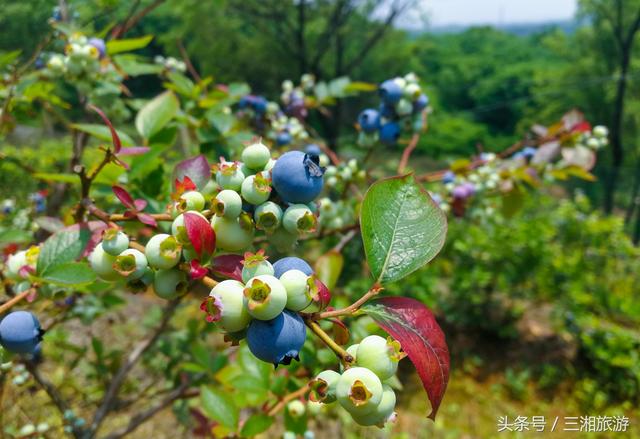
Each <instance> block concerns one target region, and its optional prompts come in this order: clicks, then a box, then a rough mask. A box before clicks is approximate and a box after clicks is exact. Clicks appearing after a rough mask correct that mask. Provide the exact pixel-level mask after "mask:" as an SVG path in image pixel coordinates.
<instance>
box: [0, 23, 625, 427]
mask: <svg viewBox="0 0 640 439" xmlns="http://www.w3.org/2000/svg"><path fill="white" fill-rule="evenodd" d="M51 22H52V32H51V36H50V37H48V39H47V40H46V41H45V42H44V44H42V45H41V46H39V48H38V49H37V51H36V53H35V54H34V55H33V56H32V57H31V58H29V59H27V60H26V61H23V62H19V57H18V54H15V53H14V54H11V53H10V54H7V55H4V56H3V57H2V58H0V69H2V72H3V75H4V79H3V82H2V85H1V87H2V88H0V96H1V97H2V102H3V106H2V110H1V111H2V113H0V124H1V125H0V127H1V130H2V132H3V133H4V134H9V133H11V132H12V131H14V130H15V129H16V127H19V126H21V125H28V124H29V123H34V121H37V122H36V123H40V121H44V122H43V123H47V124H50V125H53V126H55V127H56V129H57V130H61V131H64V132H65V134H64V141H63V142H60V143H66V144H67V145H69V144H70V145H71V147H69V146H65V147H64V148H62V147H57V146H55V147H54V146H52V147H51V148H50V147H49V146H48V144H47V143H46V142H42V143H41V144H40V145H39V147H38V148H39V149H36V151H37V152H36V153H34V154H33V155H32V156H28V155H22V154H19V153H18V151H17V150H16V149H15V148H12V147H7V148H4V147H3V151H2V152H0V157H1V158H2V160H3V162H2V170H3V171H2V175H1V176H0V179H1V180H2V184H3V186H6V187H14V186H15V187H16V194H17V195H15V196H7V198H6V199H5V200H4V201H3V204H2V215H3V216H2V228H1V229H0V247H1V248H2V250H3V264H2V285H3V288H4V293H5V296H6V299H5V301H4V303H3V304H2V305H0V310H1V312H2V313H3V316H2V320H1V321H0V344H1V345H2V348H3V350H2V366H1V371H0V380H1V382H2V385H3V386H4V385H5V382H6V380H7V379H8V378H11V379H12V384H13V385H15V386H22V385H24V384H25V382H29V381H31V380H33V383H35V385H36V386H38V388H40V389H42V390H43V391H44V393H45V394H46V395H47V396H48V398H49V399H50V400H51V402H52V403H53V406H54V407H55V408H56V410H57V412H58V413H57V415H53V416H52V417H51V418H50V419H53V421H48V420H45V419H42V420H33V421H32V422H29V423H26V424H22V425H21V423H20V422H21V421H19V420H18V419H16V420H15V421H13V420H12V421H11V426H10V428H9V429H8V430H7V431H8V432H9V433H10V434H12V435H14V436H22V437H26V436H30V435H40V434H42V435H44V434H51V435H53V436H54V437H58V436H61V435H62V434H63V433H66V434H68V435H72V436H73V437H77V438H93V437H108V438H119V437H124V436H126V435H128V434H130V433H132V432H134V431H135V430H137V429H138V428H140V427H141V426H142V425H143V424H144V423H145V422H146V421H148V420H149V419H151V418H153V417H154V416H155V415H157V414H158V413H160V412H162V411H163V410H165V409H167V408H171V409H172V410H173V412H174V414H175V416H176V419H177V421H178V422H180V423H182V424H184V425H185V426H187V427H188V428H190V429H191V430H192V431H193V433H194V434H197V435H210V436H215V437H218V436H220V437H228V436H230V437H252V436H255V435H258V434H261V433H263V432H266V431H279V432H280V431H286V432H287V434H288V435H296V434H297V435H304V437H312V436H313V431H312V429H311V426H312V425H314V424H313V420H314V419H316V418H317V419H322V417H323V416H329V415H328V413H329V412H330V413H333V414H334V415H335V414H336V413H338V414H337V416H342V417H343V419H345V420H346V422H351V423H356V424H358V425H360V426H377V427H380V428H384V426H385V424H387V423H389V422H392V421H393V420H394V418H395V406H396V398H397V395H396V392H399V391H400V390H401V388H402V385H401V383H400V381H399V379H398V377H397V371H398V366H399V363H400V361H401V360H402V359H403V358H405V357H406V358H407V360H405V362H411V363H412V364H413V365H414V366H415V368H416V371H417V373H418V375H419V377H420V379H421V381H422V384H423V387H424V391H425V393H426V400H428V409H427V410H426V413H427V414H428V416H429V417H430V418H432V419H435V417H436V413H437V412H438V409H439V407H440V404H441V402H442V399H443V397H444V394H445V390H446V387H447V383H448V380H449V349H448V346H447V344H446V342H445V336H444V333H443V331H442V329H441V328H440V326H439V325H438V323H437V321H436V318H435V316H434V314H433V313H432V311H431V310H430V309H429V308H427V306H426V305H425V304H424V303H423V301H424V300H425V299H426V300H428V301H430V302H432V299H433V297H430V298H429V297H423V296H421V295H420V294H415V293H413V292H412V293H410V294H409V293H407V292H405V294H403V290H404V289H405V288H407V287H409V286H411V285H412V284H411V283H405V282H407V281H406V280H405V278H407V277H408V276H410V277H409V278H408V279H410V280H412V279H415V276H417V275H418V274H420V273H425V272H424V271H422V270H421V268H422V267H423V266H424V265H425V264H427V263H428V262H430V261H432V260H433V259H434V258H436V256H437V255H438V253H439V252H440V251H441V249H442V248H443V246H444V245H445V238H446V235H447V221H448V218H449V221H452V220H453V221H454V222H456V224H457V222H459V221H468V222H469V223H472V222H476V223H480V224H494V223H495V221H498V219H496V218H500V219H499V220H500V221H504V223H508V221H509V218H510V217H511V215H513V213H514V212H515V211H517V210H518V209H521V208H522V206H523V204H524V203H525V196H526V194H527V193H529V192H532V191H535V190H536V189H537V188H539V187H540V186H542V185H543V184H546V183H549V182H554V181H559V180H566V179H568V178H570V177H576V178H580V179H584V180H592V179H593V176H592V174H591V173H590V172H589V171H590V170H591V169H592V168H593V166H594V164H595V161H596V155H597V154H596V152H597V151H598V150H599V149H601V148H602V147H604V146H606V145H607V130H606V128H605V127H602V126H596V127H593V128H592V126H591V125H590V124H589V123H588V122H587V121H585V120H584V118H583V116H582V115H581V114H580V113H578V112H576V111H572V112H569V113H567V114H566V115H565V116H564V117H563V118H562V120H561V121H559V122H558V123H556V124H553V125H551V126H548V127H542V126H539V125H538V126H535V127H533V128H532V130H531V132H530V133H529V134H528V135H527V137H526V138H525V139H524V140H523V141H521V142H518V143H517V144H515V145H513V146H512V147H511V148H509V149H507V150H505V151H503V152H502V153H499V154H493V153H480V154H478V155H477V156H474V157H471V158H468V159H463V160H458V161H456V162H454V163H452V164H451V166H450V167H449V168H447V169H443V170H440V171H436V172H431V173H428V174H421V173H419V172H415V171H413V170H412V165H411V160H410V159H411V155H412V152H413V151H414V149H415V148H416V146H417V143H418V140H419V138H420V136H422V135H428V134H427V130H428V127H429V125H428V119H429V114H430V113H431V112H432V111H435V110H434V109H432V108H431V107H430V106H429V98H428V97H427V95H426V94H425V93H424V91H423V87H422V82H421V80H420V78H418V77H417V76H416V75H415V74H412V73H410V74H407V75H405V76H402V77H395V78H390V79H388V80H386V81H384V82H382V83H381V84H380V85H379V86H377V85H372V84H370V83H368V82H359V81H352V80H350V79H349V78H346V77H340V78H336V79H334V80H332V81H328V82H323V81H316V79H315V78H314V77H313V75H309V74H305V75H303V76H302V78H301V79H300V81H299V84H298V85H295V84H294V83H293V82H292V81H285V82H284V83H283V84H282V95H281V96H280V99H279V102H275V101H269V100H268V99H267V98H266V97H264V96H261V95H259V94H257V93H255V92H253V91H252V90H250V89H249V87H248V86H247V85H245V84H241V83H230V84H220V83H215V82H214V80H213V78H211V77H205V78H201V77H200V76H199V75H198V74H197V72H195V71H193V66H192V65H191V64H190V62H189V60H188V58H187V59H185V60H177V59H175V58H163V57H159V58H156V59H153V60H149V59H145V58H144V57H143V56H141V55H138V54H136V53H135V52H136V51H137V50H139V49H143V48H144V47H146V46H147V45H148V44H149V43H150V42H151V40H152V37H151V36H149V37H138V38H131V39H125V38H111V39H109V40H108V41H105V40H104V38H101V37H100V36H92V35H84V34H82V33H80V32H78V30H77V29H75V28H74V26H73V22H69V21H66V20H60V19H59V17H57V16H56V15H55V14H54V17H53V18H52V20H51ZM138 77H143V78H149V77H153V78H155V79H156V80H158V81H159V82H160V83H162V84H163V88H164V90H163V91H162V92H161V93H160V94H158V95H156V96H153V97H150V98H146V97H137V96H132V95H131V93H130V91H129V90H128V88H127V86H126V82H125V80H127V79H131V78H138ZM376 91H377V96H378V98H374V99H371V101H372V102H373V101H374V100H376V99H379V101H380V102H379V104H378V105H376V106H375V107H373V108H366V109H363V110H362V112H361V113H360V115H359V116H358V118H357V121H354V122H355V126H356V130H357V136H356V137H357V141H356V142H355V144H354V145H353V147H354V148H353V150H354V151H356V153H354V154H353V155H352V156H344V157H343V156H342V155H341V154H338V152H336V151H334V150H332V149H331V148H330V146H329V144H328V142H326V141H324V140H323V138H322V137H321V136H320V135H319V134H318V132H317V130H316V129H315V128H314V123H313V122H312V119H313V116H314V114H316V113H320V112H326V111H329V110H328V109H329V108H331V105H333V104H334V103H335V102H336V101H337V100H340V99H344V98H346V97H349V96H353V95H356V94H362V95H366V94H367V93H373V92H376ZM383 147H384V148H386V149H383ZM389 151H391V152H394V151H395V152H396V153H397V154H395V157H394V158H390V157H385V160H384V161H383V162H382V163H380V161H379V160H376V155H380V154H381V153H383V152H384V153H385V154H389ZM376 162H378V163H377V164H376ZM45 171H46V172H45ZM26 177H28V178H26ZM16 183H17V184H16ZM8 192H11V191H8ZM23 192H24V193H25V194H28V196H22V194H23ZM18 194H19V195H18ZM496 212H500V216H499V217H498V216H497V215H495V213H496ZM567 227H568V226H567ZM455 231H456V233H457V234H473V233H474V230H473V229H467V228H460V227H455ZM505 239H508V238H505ZM460 242H461V241H458V240H456V241H454V243H453V244H449V246H451V245H453V246H454V253H453V255H452V256H451V257H449V258H448V259H447V261H446V262H450V263H453V264H454V265H458V266H460V267H467V265H474V264H473V263H471V262H469V260H468V259H475V258H476V256H477V255H476V253H477V252H478V251H479V247H474V248H461V247H460V246H462V244H460ZM360 243H361V246H360ZM356 244H357V245H356ZM456 245H457V246H458V247H455V246H456ZM487 245H488V244H487ZM347 247H348V249H347ZM356 247H357V248H356ZM447 251H450V250H447ZM348 252H355V255H353V254H352V255H349V254H348ZM492 254H494V255H500V253H499V252H493V253H492ZM345 255H346V257H348V258H349V259H346V257H345ZM519 256H520V257H523V258H524V256H523V255H519ZM525 256H526V255H525ZM496 257H497V256H496ZM504 257H505V258H507V259H508V258H510V257H511V256H510V255H505V256H504ZM345 260H346V261H347V262H348V263H346V262H345ZM522 263H523V264H526V263H527V261H526V260H523V262H522ZM443 264H444V262H443V263H442V264H440V263H439V262H438V261H437V260H436V262H435V264H434V266H435V268H430V270H434V269H438V268H441V266H442V265H443ZM445 269H446V267H445V268H443V270H445ZM464 269H465V270H466V268H464ZM490 269H491V264H489V263H487V264H484V265H483V264H477V265H475V267H474V268H473V270H470V271H467V272H466V274H465V276H466V277H462V276H461V275H460V276H455V277H454V278H453V283H454V285H453V286H452V288H451V291H452V294H454V295H455V294H460V295H461V297H462V291H464V288H469V285H473V286H477V285H478V283H477V281H476V280H471V281H470V280H469V278H468V277H469V276H472V275H474V273H476V272H477V273H478V277H480V278H482V279H485V278H487V276H489V275H488V274H486V273H485V272H484V271H482V270H490ZM582 269H583V268H580V267H576V270H582ZM419 270H421V271H419ZM454 270H455V269H454ZM349 271H351V272H357V273H358V280H357V282H351V283H350V284H349V288H346V289H343V288H342V286H341V285H340V280H341V278H344V273H346V272H349ZM412 273H413V274H412ZM501 275H507V274H504V273H502V274H501ZM401 281H402V282H401ZM499 281H500V280H499V279H495V277H494V278H493V279H492V282H494V283H495V282H499ZM540 281H541V282H542V281H543V280H542V279H541V280H540ZM356 286H357V288H356ZM567 288H568V287H567ZM387 290H388V291H390V292H392V293H393V294H392V295H385V291H387ZM567 294H568V295H570V294H571V289H570V288H568V290H567ZM449 304H454V305H455V306H452V307H451V309H446V310H445V313H444V315H446V316H448V317H447V318H449V319H456V320H457V321H460V322H462V323H465V324H466V323H467V320H470V321H475V322H478V320H480V322H479V323H488V322H483V321H482V316H483V313H482V312H481V311H482V310H480V312H479V311H478V309H476V308H474V303H467V302H466V301H465V299H464V298H463V297H462V298H461V300H460V301H459V302H458V301H452V302H449ZM438 308H439V309H442V307H441V306H438ZM134 309H136V311H135V312H134V311H131V310H134ZM476 313H478V315H477V314H476ZM465 319H467V320H465ZM115 322H118V324H115ZM371 323H375V325H377V328H378V329H376V328H375V327H372V325H371ZM580 324H584V325H586V324H588V322H581V323H580ZM381 334H382V335H381ZM580 336H581V337H583V338H585V346H588V347H589V351H588V355H591V356H593V357H595V358H596V359H597V358H598V357H599V356H600V354H599V352H600V350H601V349H606V348H605V347H603V344H602V343H601V341H599V338H598V336H597V333H596V334H594V333H593V332H588V333H581V335H580ZM620 339H621V341H620V343H625V341H624V334H621V337H620ZM51 346H55V349H52V348H51ZM50 352H51V354H50ZM47 363H54V364H55V368H56V369H55V370H57V371H58V372H57V374H58V376H47V373H46V371H45V367H44V365H46V364H47ZM596 364H597V363H596ZM46 370H50V369H46ZM620 386H621V391H622V388H623V387H624V382H621V383H620ZM124 412H126V413H131V415H130V416H127V417H126V419H124V418H123V417H122V416H120V414H121V413H124ZM280 413H284V421H283V423H281V424H278V423H275V420H276V419H280V418H279V417H278V416H279V415H280Z"/></svg>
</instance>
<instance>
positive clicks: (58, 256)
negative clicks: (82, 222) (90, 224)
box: [37, 228, 91, 275]
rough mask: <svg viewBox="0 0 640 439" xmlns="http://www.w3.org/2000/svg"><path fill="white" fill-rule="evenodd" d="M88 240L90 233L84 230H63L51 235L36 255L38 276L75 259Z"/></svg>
mask: <svg viewBox="0 0 640 439" xmlns="http://www.w3.org/2000/svg"><path fill="white" fill-rule="evenodd" d="M90 238H91V232H90V231H89V230H88V229H86V228H76V229H74V230H63V231H61V232H58V233H55V234H53V235H51V236H50V237H49V239H47V240H46V241H45V242H44V244H43V245H42V249H41V250H40V254H39V255H38V266H37V272H38V274H39V275H44V273H47V272H48V271H49V270H50V269H51V268H52V267H54V266H56V265H60V264H64V263H65V262H71V261H73V260H75V259H77V258H78V257H79V256H80V254H81V253H82V251H83V250H84V249H85V247H86V246H87V243H88V242H89V239H90Z"/></svg>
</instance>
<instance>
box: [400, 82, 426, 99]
mask: <svg viewBox="0 0 640 439" xmlns="http://www.w3.org/2000/svg"><path fill="white" fill-rule="evenodd" d="M403 91H404V95H405V97H406V98H407V99H410V100H412V101H415V100H416V99H418V98H419V97H420V95H421V94H422V90H421V89H420V86H419V85H418V84H416V83H411V84H407V86H406V87H405V88H404V90H403Z"/></svg>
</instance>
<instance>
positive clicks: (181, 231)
mask: <svg viewBox="0 0 640 439" xmlns="http://www.w3.org/2000/svg"><path fill="white" fill-rule="evenodd" d="M189 213H192V214H194V215H199V216H200V217H201V218H203V219H205V220H207V218H206V217H205V216H204V215H203V214H201V213H200V212H196V211H193V212H189ZM207 221H208V220H207ZM171 234H172V235H173V236H175V237H176V239H177V240H178V242H179V243H180V244H182V245H183V246H187V247H191V241H190V240H189V236H188V235H187V230H186V229H185V227H184V214H182V213H181V214H180V215H178V216H177V217H176V219H174V220H173V222H172V223H171Z"/></svg>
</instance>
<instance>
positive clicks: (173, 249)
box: [144, 233, 182, 270]
mask: <svg viewBox="0 0 640 439" xmlns="http://www.w3.org/2000/svg"><path fill="white" fill-rule="evenodd" d="M144 253H145V255H146V257H147V261H148V262H149V265H151V266H152V267H153V268H159V269H163V270H167V269H169V268H172V267H175V266H176V265H178V262H180V255H181V254H182V245H180V244H179V243H178V241H177V239H176V238H175V237H174V236H171V235H167V234H165V233H160V234H158V235H155V236H154V237H153V238H151V239H150V240H149V242H148V243H147V246H146V247H145V249H144Z"/></svg>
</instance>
